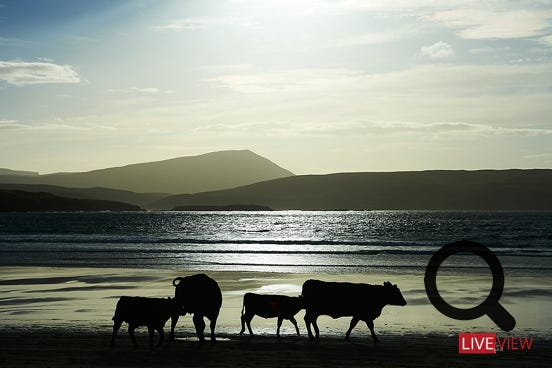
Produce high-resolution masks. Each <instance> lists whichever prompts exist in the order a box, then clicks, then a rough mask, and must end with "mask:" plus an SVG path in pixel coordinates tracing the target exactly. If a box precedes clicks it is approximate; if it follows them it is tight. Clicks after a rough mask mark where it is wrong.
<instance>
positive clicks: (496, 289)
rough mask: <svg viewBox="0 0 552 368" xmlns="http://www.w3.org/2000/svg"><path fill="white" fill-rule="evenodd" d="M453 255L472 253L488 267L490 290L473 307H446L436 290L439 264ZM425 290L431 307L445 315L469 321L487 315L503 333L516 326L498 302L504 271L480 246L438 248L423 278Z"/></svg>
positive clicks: (464, 242)
mask: <svg viewBox="0 0 552 368" xmlns="http://www.w3.org/2000/svg"><path fill="white" fill-rule="evenodd" d="M457 253H473V254H475V255H477V256H479V257H481V258H483V260H485V262H487V264H488V265H489V267H490V268H491V271H492V275H493V287H492V288H491V292H490V294H489V296H488V297H487V299H485V300H484V301H483V302H482V303H481V304H479V305H478V306H476V307H473V308H466V309H462V308H456V307H453V306H452V305H450V304H448V303H447V302H446V301H445V300H444V299H443V298H442V297H441V295H440V294H439V291H437V271H438V270H439V267H440V266H441V263H443V262H444V261H445V259H447V258H448V257H449V256H451V255H453V254H457ZM424 283H425V289H426V293H427V296H428V298H429V300H430V301H431V304H433V306H434V307H435V308H437V310H438V311H439V312H441V313H443V314H444V315H445V316H447V317H450V318H454V319H459V320H469V319H476V318H479V317H481V316H483V315H485V314H486V315H488V316H489V317H490V318H491V319H492V320H493V322H494V323H496V325H497V326H498V327H500V328H501V329H502V330H504V331H511V330H512V329H513V328H514V327H515V326H516V320H515V319H514V317H513V316H512V315H511V314H510V313H508V311H507V310H506V309H504V307H503V306H502V305H501V304H500V303H499V300H500V297H501V296H502V292H503V291H504V271H503V269H502V266H501V264H500V261H499V260H498V258H497V257H496V255H495V254H494V253H493V252H491V250H490V249H489V248H487V247H485V246H484V245H482V244H479V243H475V242H471V241H467V240H462V241H458V242H454V243H450V244H447V245H445V246H443V247H442V248H441V249H439V250H438V251H437V252H436V253H435V254H434V255H433V256H432V257H431V259H430V260H429V264H428V265H427V267H426V272H425V277H424Z"/></svg>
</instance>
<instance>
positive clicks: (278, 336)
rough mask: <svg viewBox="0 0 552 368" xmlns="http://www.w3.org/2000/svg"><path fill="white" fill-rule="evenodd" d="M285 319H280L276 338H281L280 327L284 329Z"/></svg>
mask: <svg viewBox="0 0 552 368" xmlns="http://www.w3.org/2000/svg"><path fill="white" fill-rule="evenodd" d="M283 321H284V318H283V317H278V328H277V329H276V337H277V338H280V327H282V322H283Z"/></svg>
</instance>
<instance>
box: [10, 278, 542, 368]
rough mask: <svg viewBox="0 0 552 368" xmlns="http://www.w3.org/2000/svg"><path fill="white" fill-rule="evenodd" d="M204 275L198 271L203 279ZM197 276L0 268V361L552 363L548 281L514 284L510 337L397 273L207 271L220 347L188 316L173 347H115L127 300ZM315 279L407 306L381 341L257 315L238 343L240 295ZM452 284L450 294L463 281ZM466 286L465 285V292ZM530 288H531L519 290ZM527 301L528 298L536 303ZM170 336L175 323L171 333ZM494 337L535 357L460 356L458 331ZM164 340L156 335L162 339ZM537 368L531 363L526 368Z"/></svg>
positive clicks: (385, 318)
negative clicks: (511, 340) (441, 306)
mask: <svg viewBox="0 0 552 368" xmlns="http://www.w3.org/2000/svg"><path fill="white" fill-rule="evenodd" d="M196 273H197V272H196ZM190 274H192V273H190V272H182V271H177V270H153V269H146V270H142V269H113V268H75V267H73V268H71V267H59V268H53V267H1V268H0V293H1V295H2V297H1V298H0V318H1V319H2V326H1V327H0V330H1V332H2V333H1V334H0V335H1V337H0V344H1V346H2V350H1V353H0V366H7V367H9V366H28V365H30V364H33V365H36V366H153V365H157V364H158V363H161V364H163V365H167V366H177V365H187V366H201V365H208V366H254V365H263V366H305V367H309V366H351V365H354V366H372V367H373V366H376V367H377V366H392V367H394V366H438V365H440V366H442V365H443V364H449V363H451V362H457V363H458V364H461V365H464V364H466V365H469V364H484V365H485V366H519V363H520V362H523V364H526V363H527V364H528V365H530V366H544V363H545V362H547V361H548V360H549V359H550V358H552V348H551V347H550V341H551V340H550V329H549V326H550V325H551V324H550V323H551V321H550V316H549V315H548V313H547V312H546V311H548V310H550V308H551V305H550V304H551V301H550V297H549V295H550V289H549V287H550V286H549V285H551V284H552V283H550V280H543V278H542V277H540V278H539V280H536V279H533V278H530V277H526V278H521V277H516V278H510V279H508V278H507V283H506V285H505V288H506V289H505V293H504V294H505V295H504V297H503V299H502V301H501V303H502V304H503V305H504V306H505V308H506V309H508V310H509V311H510V313H512V314H513V315H514V316H515V317H516V320H517V327H516V329H514V330H513V331H511V332H509V333H504V332H502V331H500V330H499V329H498V328H497V327H496V326H494V325H493V323H492V322H491V321H490V319H489V318H487V317H481V318H478V319H476V320H473V321H457V320H453V319H450V318H447V317H445V316H442V315H441V314H440V313H439V312H437V311H436V310H435V309H434V308H433V307H432V306H431V304H430V303H429V301H428V300H427V297H426V296H425V290H424V289H423V281H422V279H421V277H422V276H413V275H400V274H371V275H365V274H340V275H337V274H289V273H274V272H208V274H209V276H211V277H212V278H214V279H215V280H217V282H218V283H219V285H220V287H221V290H222V292H223V305H222V309H221V314H220V316H219V319H218V321H217V329H216V332H217V337H218V341H217V343H215V344H213V345H212V344H211V343H209V342H207V343H205V344H203V345H201V344H199V343H198V342H197V338H196V337H195V334H194V328H193V325H192V321H191V318H190V316H189V315H188V316H185V317H181V319H180V321H179V323H178V325H177V328H176V337H177V339H176V341H174V342H169V341H168V340H166V341H165V344H164V345H163V346H161V347H160V348H159V349H157V350H155V351H154V352H149V349H148V348H147V329H146V328H145V327H141V328H139V329H137V340H138V344H139V349H138V350H136V351H135V350H134V349H132V346H131V343H130V339H129V338H128V335H127V333H126V327H125V326H123V327H122V328H121V330H120V331H119V333H118V337H117V346H116V347H115V348H113V349H111V348H110V347H109V342H110V337H111V331H112V321H111V317H112V316H113V312H114V309H115V304H116V302H117V300H118V298H119V297H120V296H122V295H129V296H149V297H168V296H172V295H173V294H174V287H173V286H172V280H173V278H174V277H177V276H187V275H190ZM309 278H317V279H321V280H326V281H349V282H366V283H372V284H381V283H383V282H384V281H387V280H389V281H391V282H393V283H395V284H397V285H399V287H400V288H401V291H402V293H403V295H404V296H405V298H406V300H407V302H408V304H407V306H405V307H399V306H387V307H385V308H384V310H383V312H382V315H381V316H380V317H379V318H378V319H376V320H375V331H376V334H377V335H378V337H379V338H380V340H381V342H380V343H379V344H374V343H373V341H372V339H371V337H370V336H369V331H368V329H367V327H366V325H365V324H363V323H360V324H359V325H358V326H357V327H356V328H355V329H354V330H353V333H352V335H351V340H352V341H351V342H347V341H345V340H344V338H343V337H344V334H345V331H346V330H347V327H348V324H349V322H350V319H349V318H339V319H336V320H334V319H332V318H330V317H327V316H322V317H320V318H319V320H318V324H319V326H320V331H321V338H320V341H319V342H318V343H311V342H309V340H308V338H307V337H306V328H305V324H304V322H303V315H304V312H303V311H301V312H299V313H298V314H297V316H296V318H297V320H298V323H299V328H300V332H301V336H299V337H297V336H296V335H295V333H294V328H293V326H292V325H291V323H289V322H288V321H284V323H283V325H282V331H281V334H282V338H281V339H280V340H278V339H277V338H276V320H275V319H263V318H260V317H255V318H254V319H253V321H252V328H253V330H254V332H255V333H256V336H253V337H250V336H248V335H244V336H239V334H238V333H239V330H240V327H241V326H240V314H241V308H242V297H243V294H244V293H245V292H257V293H264V294H285V295H292V296H293V295H299V294H300V293H301V285H302V283H303V282H304V281H305V280H307V279H309ZM487 279H488V278H487V277H486V276H485V275H481V276H474V275H472V276H470V277H469V280H470V283H471V285H469V284H468V283H467V281H466V280H467V279H462V277H461V276H454V275H451V276H448V277H447V278H440V279H439V282H440V285H443V289H448V292H449V295H451V296H454V295H455V294H458V293H460V294H461V293H462V292H463V293H464V294H465V293H466V291H469V293H468V295H466V296H464V297H463V298H462V297H458V298H457V299H455V300H457V302H458V303H469V302H471V303H473V301H472V299H473V298H477V296H478V292H479V293H480V294H481V295H482V296H481V297H482V298H484V297H485V295H484V294H485V290H486V289H488V287H489V286H488V285H485V282H486V281H488V280H487ZM455 285H456V287H453V286H455ZM467 288H468V289H469V290H468V289H467ZM522 291H525V292H523V293H522ZM528 301H529V302H528ZM169 329H170V323H167V325H166V326H165V331H166V332H168V331H169ZM467 331H470V332H476V331H490V332H496V333H497V335H500V336H532V337H533V338H534V346H533V347H532V350H531V351H523V352H522V351H504V352H499V353H497V354H496V355H493V356H479V357H477V356H466V355H459V354H458V352H457V349H458V336H457V335H458V333H459V332H467ZM156 338H157V336H156ZM529 363H530V364H529Z"/></svg>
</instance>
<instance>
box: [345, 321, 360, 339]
mask: <svg viewBox="0 0 552 368" xmlns="http://www.w3.org/2000/svg"><path fill="white" fill-rule="evenodd" d="M358 321H360V319H359V318H358V317H353V319H352V320H351V324H350V325H349V329H348V330H347V333H346V334H345V340H349V338H350V336H351V331H352V330H353V328H355V326H356V325H357V323H358Z"/></svg>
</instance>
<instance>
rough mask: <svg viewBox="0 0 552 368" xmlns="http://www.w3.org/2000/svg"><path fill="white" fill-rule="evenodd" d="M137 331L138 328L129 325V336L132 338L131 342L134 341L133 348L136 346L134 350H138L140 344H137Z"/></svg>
mask: <svg viewBox="0 0 552 368" xmlns="http://www.w3.org/2000/svg"><path fill="white" fill-rule="evenodd" d="M135 329H136V326H134V325H131V324H129V325H128V334H129V336H130V341H132V346H134V349H136V348H138V344H137V343H136V337H135V336H134V330H135Z"/></svg>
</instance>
